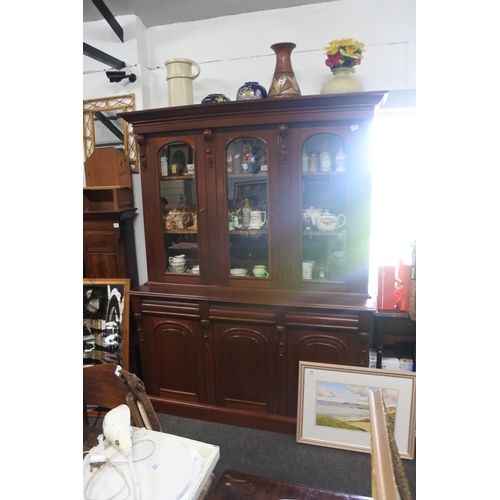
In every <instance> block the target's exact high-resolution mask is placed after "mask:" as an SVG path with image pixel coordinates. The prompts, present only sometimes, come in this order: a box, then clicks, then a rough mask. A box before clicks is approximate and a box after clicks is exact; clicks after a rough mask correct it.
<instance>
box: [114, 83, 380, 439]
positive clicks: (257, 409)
mask: <svg viewBox="0 0 500 500" xmlns="http://www.w3.org/2000/svg"><path fill="white" fill-rule="evenodd" d="M385 96H386V93H385V92H364V93H359V94H343V95H317V96H303V97H297V98H285V99H279V98H277V99H261V100H253V101H236V102H221V103H215V104H214V103H210V104H201V105H189V106H178V107H171V108H163V109H152V110H145V111H134V112H129V113H124V114H122V115H121V116H122V117H123V118H124V119H125V120H127V121H128V122H129V123H131V124H132V126H133V130H134V133H135V134H136V136H137V140H138V144H139V156H140V175H141V183H142V190H143V192H142V198H143V204H144V207H143V208H144V210H143V212H144V224H145V233H146V248H147V269H148V281H147V282H146V283H144V284H142V285H141V286H139V287H136V288H134V289H133V290H132V291H131V299H132V309H133V311H134V313H135V316H136V319H137V323H138V329H139V339H140V353H141V361H142V370H143V379H144V382H145V385H146V387H147V390H148V393H149V395H150V397H151V400H152V401H153V404H154V406H155V408H156V410H157V411H159V412H164V413H170V414H175V415H180V416H185V417H191V418H200V419H205V420H212V421H219V422H224V423H230V424H234V425H242V426H249V427H256V428H261V429H267V430H274V431H280V432H289V433H294V432H295V423H296V415H297V391H298V362H299V360H306V361H315V362H324V363H336V364H348V365H355V366H368V362H369V347H370V335H371V332H372V324H373V313H374V310H375V305H374V299H373V298H372V297H371V296H370V295H369V294H368V257H369V236H370V222H369V221H370V202H371V198H370V192H371V176H370V168H369V161H368V160H369V134H370V126H371V120H372V118H373V116H374V113H375V111H376V109H377V107H378V106H379V105H380V103H381V102H382V101H383V99H384V98H385Z"/></svg>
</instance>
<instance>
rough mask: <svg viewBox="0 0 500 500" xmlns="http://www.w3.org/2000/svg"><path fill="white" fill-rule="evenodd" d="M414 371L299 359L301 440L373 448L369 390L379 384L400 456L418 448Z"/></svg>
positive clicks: (410, 454)
mask: <svg viewBox="0 0 500 500" xmlns="http://www.w3.org/2000/svg"><path fill="white" fill-rule="evenodd" d="M415 381H416V374H415V373H414V372H406V371H393V370H381V369H377V368H362V367H355V366H345V365H331V364H325V363H312V362H307V361H299V395H298V407H297V441H298V442H299V443H306V444H313V445H317V446H327V447H330V448H341V449H345V450H351V451H361V452H365V453H370V451H371V421H370V409H369V393H370V392H373V391H376V390H377V389H381V391H382V395H383V400H384V404H385V407H386V411H387V416H388V418H390V419H391V420H392V421H393V422H394V438H395V441H396V445H397V449H398V452H399V454H400V457H401V458H406V459H413V457H414V453H415V415H416V412H415V401H416V397H415Z"/></svg>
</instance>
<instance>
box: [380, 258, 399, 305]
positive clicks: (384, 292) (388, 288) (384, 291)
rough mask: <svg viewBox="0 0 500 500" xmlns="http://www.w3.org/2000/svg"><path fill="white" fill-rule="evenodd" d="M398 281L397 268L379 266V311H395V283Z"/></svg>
mask: <svg viewBox="0 0 500 500" xmlns="http://www.w3.org/2000/svg"><path fill="white" fill-rule="evenodd" d="M395 281H396V266H378V296H377V309H378V310H379V311H380V310H389V311H392V310H394V303H395V297H394V292H395V290H394V283H395Z"/></svg>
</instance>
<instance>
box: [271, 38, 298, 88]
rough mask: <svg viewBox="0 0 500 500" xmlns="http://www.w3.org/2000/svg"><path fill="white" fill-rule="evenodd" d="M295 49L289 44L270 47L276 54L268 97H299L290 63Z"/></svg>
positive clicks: (277, 44) (292, 44)
mask: <svg viewBox="0 0 500 500" xmlns="http://www.w3.org/2000/svg"><path fill="white" fill-rule="evenodd" d="M295 47H296V45H295V44H294V43H291V42H282V43H275V44H274V45H271V49H273V51H274V53H275V54H276V66H275V68H274V75H273V81H272V82H271V87H270V88H269V92H268V93H267V95H268V97H297V96H300V95H301V93H300V88H299V84H298V83H297V80H296V79H295V75H294V73H293V68H292V61H291V56H292V50H293V49H294V48H295Z"/></svg>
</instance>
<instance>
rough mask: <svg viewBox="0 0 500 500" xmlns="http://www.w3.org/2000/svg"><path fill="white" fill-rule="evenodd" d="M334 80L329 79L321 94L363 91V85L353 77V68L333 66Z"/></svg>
mask: <svg viewBox="0 0 500 500" xmlns="http://www.w3.org/2000/svg"><path fill="white" fill-rule="evenodd" d="M332 73H333V77H334V78H333V80H329V81H327V82H326V83H325V84H324V85H323V86H322V87H321V91H320V94H347V93H349V92H363V90H364V89H363V85H361V83H359V82H358V80H356V79H355V78H351V76H350V74H351V68H346V67H341V68H332Z"/></svg>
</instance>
